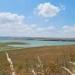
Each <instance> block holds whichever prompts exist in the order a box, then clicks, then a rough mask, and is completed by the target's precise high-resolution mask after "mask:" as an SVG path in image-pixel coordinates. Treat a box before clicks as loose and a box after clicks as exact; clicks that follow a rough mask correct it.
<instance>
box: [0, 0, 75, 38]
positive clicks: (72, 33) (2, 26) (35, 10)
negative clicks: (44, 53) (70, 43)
mask: <svg viewBox="0 0 75 75" xmlns="http://www.w3.org/2000/svg"><path fill="white" fill-rule="evenodd" d="M74 9H75V0H2V1H0V36H39V37H40V36H42V37H75V10H74Z"/></svg>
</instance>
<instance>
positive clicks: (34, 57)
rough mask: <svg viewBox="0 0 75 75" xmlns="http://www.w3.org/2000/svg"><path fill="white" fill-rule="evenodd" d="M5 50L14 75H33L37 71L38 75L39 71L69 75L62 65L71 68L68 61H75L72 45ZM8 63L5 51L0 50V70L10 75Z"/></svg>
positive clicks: (47, 74) (50, 74)
mask: <svg viewBox="0 0 75 75" xmlns="http://www.w3.org/2000/svg"><path fill="white" fill-rule="evenodd" d="M7 52H8V53H9V56H10V58H11V59H12V61H13V65H14V68H15V71H16V75H34V72H35V73H37V72H38V75H42V74H40V72H41V73H44V75H70V74H69V73H67V72H66V71H64V70H63V69H62V67H64V66H65V67H67V68H69V69H71V68H72V65H70V64H69V62H70V61H75V46H74V45H73V46H51V47H39V48H38V47H37V48H26V49H18V50H12V51H7ZM38 56H39V57H38ZM40 64H41V66H40V67H38V66H39V65H40ZM9 65H10V64H9V63H8V61H7V59H6V55H5V51H4V52H0V71H2V72H4V73H5V75H10V72H11V70H10V66H9ZM37 65H38V66H37ZM42 66H43V67H42Z"/></svg>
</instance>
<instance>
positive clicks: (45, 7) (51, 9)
mask: <svg viewBox="0 0 75 75" xmlns="http://www.w3.org/2000/svg"><path fill="white" fill-rule="evenodd" d="M60 10H61V9H60V8H59V7H58V6H56V5H53V4H51V3H41V4H39V5H38V6H37V8H36V14H38V15H39V16H43V17H45V18H48V17H54V16H56V15H57V14H58V13H59V12H60Z"/></svg>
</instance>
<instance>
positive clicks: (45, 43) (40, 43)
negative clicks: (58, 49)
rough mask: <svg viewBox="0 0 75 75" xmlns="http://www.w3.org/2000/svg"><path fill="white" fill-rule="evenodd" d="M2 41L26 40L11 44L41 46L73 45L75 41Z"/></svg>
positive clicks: (12, 45) (15, 45) (14, 45)
mask: <svg viewBox="0 0 75 75" xmlns="http://www.w3.org/2000/svg"><path fill="white" fill-rule="evenodd" d="M0 42H24V43H28V44H27V45H26V44H11V45H10V44H9V45H8V46H10V47H25V48H28V47H39V46H58V45H73V44H75V42H74V41H40V40H0Z"/></svg>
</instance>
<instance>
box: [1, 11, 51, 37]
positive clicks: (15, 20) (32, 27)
mask: <svg viewBox="0 0 75 75" xmlns="http://www.w3.org/2000/svg"><path fill="white" fill-rule="evenodd" d="M25 21H26V17H25V16H22V15H17V14H13V13H8V12H5V13H0V36H35V35H38V34H39V35H41V36H42V32H43V35H44V32H48V30H49V29H52V28H50V27H40V26H38V25H36V24H27V23H26V22H25ZM40 31H41V33H39V32H40Z"/></svg>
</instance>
